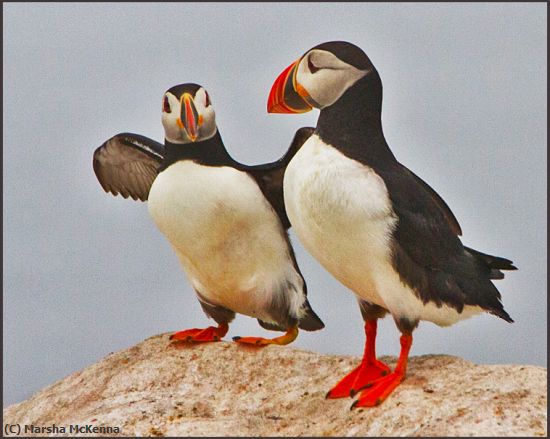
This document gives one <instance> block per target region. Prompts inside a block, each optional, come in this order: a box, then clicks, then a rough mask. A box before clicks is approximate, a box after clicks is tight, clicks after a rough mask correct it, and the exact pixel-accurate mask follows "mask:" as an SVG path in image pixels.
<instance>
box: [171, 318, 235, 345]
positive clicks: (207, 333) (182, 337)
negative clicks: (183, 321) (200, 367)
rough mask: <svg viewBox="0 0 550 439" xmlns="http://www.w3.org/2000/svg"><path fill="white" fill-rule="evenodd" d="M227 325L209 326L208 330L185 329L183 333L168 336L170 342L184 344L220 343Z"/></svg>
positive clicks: (225, 332)
mask: <svg viewBox="0 0 550 439" xmlns="http://www.w3.org/2000/svg"><path fill="white" fill-rule="evenodd" d="M228 330H229V325H227V324H226V323H224V324H221V325H218V327H217V328H216V327H214V326H209V327H208V328H204V329H199V328H193V329H186V330H185V331H179V332H175V333H174V334H172V335H171V336H170V340H171V341H184V342H186V343H207V342H211V341H220V340H221V339H222V337H223V336H224V335H225V334H227V331H228Z"/></svg>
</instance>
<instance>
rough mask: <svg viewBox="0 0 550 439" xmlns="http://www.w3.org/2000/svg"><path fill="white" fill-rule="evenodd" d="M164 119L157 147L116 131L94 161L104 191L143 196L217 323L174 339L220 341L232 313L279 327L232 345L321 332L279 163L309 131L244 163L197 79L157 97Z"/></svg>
mask: <svg viewBox="0 0 550 439" xmlns="http://www.w3.org/2000/svg"><path fill="white" fill-rule="evenodd" d="M162 124H163V126H164V130H165V142H164V145H162V144H160V143H157V142H155V141H153V140H151V139H148V138H146V137H143V136H139V135H135V134H130V133H123V134H119V135H116V136H114V137H113V138H111V139H109V140H108V141H106V142H105V143H104V144H103V145H101V146H100V147H99V148H97V150H96V151H95V153H94V159H93V166H94V171H95V173H96V176H97V178H98V180H99V182H100V183H101V185H102V187H103V189H104V190H105V191H107V192H111V193H113V194H114V195H117V194H119V193H120V194H121V195H122V196H123V197H125V198H127V197H128V196H131V197H132V198H134V199H140V200H142V201H145V200H147V201H148V210H149V213H150V215H151V217H152V218H153V221H154V222H155V224H156V226H157V227H158V229H159V230H160V231H161V232H162V234H164V236H165V237H166V238H167V239H168V241H169V242H170V244H171V245H172V247H173V249H174V251H175V252H176V254H177V256H178V258H179V261H180V263H181V266H182V267H183V270H184V271H185V273H186V275H187V277H188V279H189V281H190V282H191V284H192V286H193V288H194V290H195V292H196V294H197V297H198V300H199V302H200V305H201V307H202V309H203V310H204V312H205V313H206V314H207V316H209V317H211V318H213V319H214V320H215V321H216V323H217V326H210V327H207V328H205V329H201V328H194V329H187V330H184V331H180V332H176V333H174V334H172V336H171V340H174V341H183V342H211V341H218V340H221V338H222V337H223V336H224V335H225V334H226V333H227V331H228V328H229V326H228V325H229V323H230V322H231V321H232V320H233V318H234V317H235V313H240V314H245V315H248V316H251V317H255V318H257V319H258V322H259V323H260V325H261V326H262V327H264V328H266V329H269V330H277V331H286V332H285V334H284V335H282V336H280V337H275V338H273V339H268V338H262V337H234V340H235V341H237V342H239V343H245V344H252V345H256V346H265V345H268V344H280V345H283V344H288V343H290V342H292V341H293V340H294V339H295V338H296V337H297V335H298V328H301V329H304V330H306V331H315V330H319V329H322V328H323V327H324V324H323V322H322V321H321V320H320V318H319V317H318V316H317V315H316V314H315V312H314V311H313V310H312V308H311V306H310V304H309V302H308V300H307V297H306V293H307V289H306V283H305V280H304V278H303V277H302V275H301V273H300V270H299V268H298V265H297V263H296V258H295V256H294V252H293V249H292V246H291V244H290V241H289V238H288V234H287V229H288V227H289V226H290V223H289V222H288V218H287V216H286V212H285V208H284V202H283V192H282V179H283V173H284V170H285V167H286V165H287V164H288V162H289V160H290V158H291V157H292V155H293V154H294V153H295V152H296V151H297V150H298V149H299V148H300V146H301V144H302V143H303V141H304V140H305V139H306V138H307V137H309V134H310V133H311V132H312V131H313V129H312V128H302V129H300V130H299V131H298V132H297V134H296V136H295V137H294V139H293V142H292V143H291V145H290V148H289V150H288V152H287V153H286V154H285V156H284V157H282V158H281V159H280V160H278V161H276V162H273V163H269V164H264V165H257V166H247V165H243V164H241V163H238V162H237V161H235V160H233V159H232V158H231V156H230V155H229V153H228V152H227V150H226V149H225V146H224V144H223V142H222V139H221V136H220V133H219V131H218V128H217V126H216V121H215V114H214V109H213V108H212V104H211V102H210V98H209V96H208V93H207V92H206V90H205V89H204V88H203V87H201V86H200V85H197V84H181V85H177V86H174V87H172V88H170V89H169V90H168V91H167V92H166V93H165V94H164V96H163V101H162Z"/></svg>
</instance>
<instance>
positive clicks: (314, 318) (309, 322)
mask: <svg viewBox="0 0 550 439" xmlns="http://www.w3.org/2000/svg"><path fill="white" fill-rule="evenodd" d="M305 308H306V314H305V316H304V317H302V318H301V319H300V321H299V322H298V328H300V329H303V330H304V331H318V330H319V329H323V328H324V327H325V324H324V323H323V321H322V320H321V319H320V318H319V316H318V315H317V314H315V311H313V309H311V306H310V305H309V301H308V300H307V299H306V303H305Z"/></svg>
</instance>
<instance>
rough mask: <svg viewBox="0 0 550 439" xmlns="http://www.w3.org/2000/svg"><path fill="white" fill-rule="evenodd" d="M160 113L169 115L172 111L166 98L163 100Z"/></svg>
mask: <svg viewBox="0 0 550 439" xmlns="http://www.w3.org/2000/svg"><path fill="white" fill-rule="evenodd" d="M162 111H164V112H165V113H171V112H172V109H171V108H170V102H168V96H164V100H163V101H162Z"/></svg>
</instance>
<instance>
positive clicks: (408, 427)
mask: <svg viewBox="0 0 550 439" xmlns="http://www.w3.org/2000/svg"><path fill="white" fill-rule="evenodd" d="M382 360H385V361H386V362H387V363H388V364H389V365H390V367H393V366H394V365H395V358H393V357H385V358H382ZM357 362H358V358H353V357H340V356H326V355H319V354H316V353H313V352H306V351H301V350H297V349H293V348H292V347H290V346H284V347H281V346H268V347H266V348H261V349H255V348H248V347H243V346H238V345H236V344H234V343H231V342H220V343H210V344H205V345H194V346H191V347H185V348H176V347H174V346H170V345H169V343H168V334H163V335H159V336H155V337H151V338H149V339H147V340H145V341H143V342H142V343H140V344H138V345H137V346H134V347H132V348H129V349H126V350H124V351H121V352H118V353H114V354H110V355H108V356H107V357H105V358H104V359H102V360H101V361H99V362H98V363H96V364H94V365H92V366H89V367H87V368H86V369H84V370H82V371H80V372H76V373H73V374H72V375H69V376H68V377H66V378H65V379H63V380H61V381H58V382H57V383H55V384H53V385H51V386H49V387H47V388H45V389H43V390H42V391H40V392H38V393H37V394H36V395H34V396H33V397H32V398H30V399H29V400H27V401H24V402H22V403H19V404H14V405H12V406H9V407H7V408H6V409H5V410H4V425H5V424H6V423H9V424H19V425H21V426H24V425H31V424H32V425H34V426H41V427H45V426H52V425H54V424H55V425H56V426H57V427H60V426H65V427H66V428H67V434H66V435H69V433H68V431H69V430H68V426H69V425H75V424H78V425H92V426H109V427H119V428H120V429H121V433H120V435H125V436H128V435H131V436H133V435H139V436H162V435H164V436H546V434H547V418H546V411H547V393H546V391H547V389H546V386H547V374H546V369H545V368H541V367H535V366H512V365H492V366H483V365H475V364H472V363H469V362H467V361H464V360H462V359H459V358H456V357H450V356H439V355H425V356H420V357H413V358H411V361H410V363H409V370H408V376H407V379H406V380H405V381H404V382H403V384H402V385H401V386H399V387H398V388H397V389H396V390H395V392H394V393H393V394H392V395H391V396H390V397H389V398H388V400H386V401H385V402H384V403H383V404H382V405H381V406H379V407H375V408H369V409H354V410H353V411H350V410H349V408H350V405H351V403H352V400H351V399H338V400H325V398H324V397H325V393H326V392H327V390H328V389H329V388H330V387H331V386H332V385H333V384H334V383H335V382H336V381H337V380H338V379H339V378H340V377H342V376H343V375H344V374H345V373H347V372H348V371H349V370H351V369H352V367H354V366H355V365H356V364H357ZM73 434H74V433H73ZM29 435H30V433H29ZM96 435H97V434H96ZM106 435H111V434H106Z"/></svg>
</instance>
